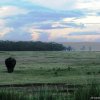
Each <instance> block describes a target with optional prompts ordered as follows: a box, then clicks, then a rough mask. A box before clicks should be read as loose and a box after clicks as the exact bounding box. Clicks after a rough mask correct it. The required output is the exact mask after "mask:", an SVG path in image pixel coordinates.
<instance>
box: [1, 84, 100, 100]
mask: <svg viewBox="0 0 100 100" xmlns="http://www.w3.org/2000/svg"><path fill="white" fill-rule="evenodd" d="M93 98H100V86H99V85H96V84H94V83H92V84H91V85H85V86H84V87H80V88H78V89H77V90H75V92H73V93H69V92H61V91H59V90H49V89H48V88H45V87H44V88H40V89H37V90H36V91H31V93H28V91H25V90H24V91H23V92H22V91H17V90H15V89H10V90H9V89H1V90H0V100H94V99H93Z"/></svg>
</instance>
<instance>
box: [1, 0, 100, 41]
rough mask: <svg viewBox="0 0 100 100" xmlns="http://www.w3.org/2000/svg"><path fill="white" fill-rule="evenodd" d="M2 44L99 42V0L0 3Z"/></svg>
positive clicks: (3, 1)
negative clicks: (21, 42) (5, 41)
mask: <svg viewBox="0 0 100 100" xmlns="http://www.w3.org/2000/svg"><path fill="white" fill-rule="evenodd" d="M0 40H11V41H43V42H100V0H0Z"/></svg>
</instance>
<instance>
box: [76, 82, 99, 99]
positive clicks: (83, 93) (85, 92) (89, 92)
mask: <svg viewBox="0 0 100 100" xmlns="http://www.w3.org/2000/svg"><path fill="white" fill-rule="evenodd" d="M94 98H100V86H99V85H96V84H94V83H92V84H91V85H86V86H84V87H81V88H79V89H78V90H77V91H76V92H75V95H74V100H94ZM96 100H97V99H96ZM99 100H100V99H99Z"/></svg>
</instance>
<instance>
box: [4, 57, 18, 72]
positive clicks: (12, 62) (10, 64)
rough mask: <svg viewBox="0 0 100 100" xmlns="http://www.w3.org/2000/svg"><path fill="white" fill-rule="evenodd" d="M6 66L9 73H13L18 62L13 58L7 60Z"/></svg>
mask: <svg viewBox="0 0 100 100" xmlns="http://www.w3.org/2000/svg"><path fill="white" fill-rule="evenodd" d="M5 64H6V67H7V70H8V73H12V72H13V71H14V67H15V65H16V60H15V59H14V58H12V57H9V58H7V59H5Z"/></svg>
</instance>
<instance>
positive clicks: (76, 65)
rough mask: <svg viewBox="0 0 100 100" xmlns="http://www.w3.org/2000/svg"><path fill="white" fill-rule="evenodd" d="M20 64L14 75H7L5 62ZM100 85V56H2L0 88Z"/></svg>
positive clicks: (96, 54) (1, 54)
mask: <svg viewBox="0 0 100 100" xmlns="http://www.w3.org/2000/svg"><path fill="white" fill-rule="evenodd" d="M9 56H12V57H15V58H16V60H17V65H16V67H15V71H14V72H13V73H11V74H9V73H7V71H6V67H5V64H4V61H5V59H6V58H7V57H9ZM94 79H95V80H96V81H97V82H98V83H99V82H100V52H66V51H59V52H56V51H53V52H46V51H45V52H40V51H37V52H36V51H33V52H30V51H29V52H28V51H27V52H26V51H20V52H18V51H14V52H0V84H24V83H68V84H87V83H89V82H90V83H91V81H93V80H94Z"/></svg>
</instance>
